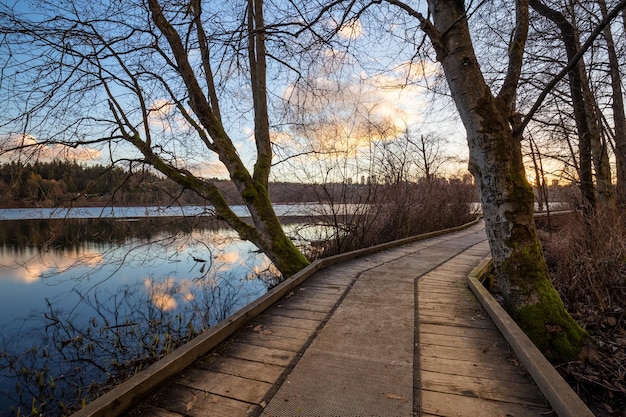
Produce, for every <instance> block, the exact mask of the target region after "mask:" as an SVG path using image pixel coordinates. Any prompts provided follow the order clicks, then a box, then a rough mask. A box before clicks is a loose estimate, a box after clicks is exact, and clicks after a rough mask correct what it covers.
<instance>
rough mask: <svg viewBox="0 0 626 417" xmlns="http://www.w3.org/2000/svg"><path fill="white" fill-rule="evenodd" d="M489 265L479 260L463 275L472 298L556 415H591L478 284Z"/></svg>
mask: <svg viewBox="0 0 626 417" xmlns="http://www.w3.org/2000/svg"><path fill="white" fill-rule="evenodd" d="M490 266H491V257H490V256H489V257H487V258H485V259H483V260H482V261H481V262H480V263H479V264H478V266H476V268H474V269H473V270H472V272H470V274H469V275H468V277H467V283H468V286H469V287H470V289H471V290H472V292H473V293H474V295H476V298H478V300H479V301H480V303H481V304H482V305H483V307H484V308H485V310H487V313H488V314H489V316H490V317H491V319H492V320H493V322H494V323H495V324H496V326H497V327H498V329H499V330H500V332H501V333H502V335H503V336H504V338H505V339H506V341H507V342H508V343H509V345H510V346H511V348H512V349H513V351H514V352H515V355H516V356H517V358H518V359H519V361H520V362H521V363H522V365H523V366H524V367H525V368H526V370H527V371H528V373H529V374H530V375H531V377H532V378H533V380H534V381H535V383H536V384H537V386H538V387H539V389H540V390H541V391H542V392H543V395H545V397H546V399H547V400H548V402H549V403H550V405H551V406H552V408H553V409H554V411H555V412H556V414H557V415H558V416H559V417H593V415H594V414H593V413H592V412H591V410H589V408H588V407H587V405H586V404H585V403H584V402H583V401H582V400H581V399H580V397H579V396H578V395H577V394H576V393H575V392H574V390H573V389H572V388H571V387H570V386H569V384H568V383H567V382H565V380H564V379H563V377H562V376H561V375H560V374H559V373H558V372H557V370H556V369H554V366H552V364H551V363H550V362H549V361H548V360H547V359H546V358H545V356H543V354H542V353H541V352H540V351H539V349H538V348H537V347H536V346H535V345H534V343H533V342H532V341H531V340H530V339H529V338H528V336H526V334H525V333H524V332H523V331H522V329H521V328H520V327H519V326H518V325H517V323H515V321H513V319H512V318H511V316H509V314H508V313H507V312H506V311H505V310H504V308H502V306H500V304H499V303H498V302H497V301H496V300H495V299H494V298H493V297H492V296H491V293H490V292H489V291H487V289H486V288H485V287H484V286H483V285H482V284H481V283H480V280H479V279H480V276H481V275H483V274H485V273H486V272H487V271H488V270H489V267H490Z"/></svg>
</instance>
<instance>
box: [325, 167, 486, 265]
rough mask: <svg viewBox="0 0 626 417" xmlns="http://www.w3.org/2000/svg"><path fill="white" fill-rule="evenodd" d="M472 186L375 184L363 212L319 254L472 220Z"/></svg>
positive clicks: (457, 183)
mask: <svg viewBox="0 0 626 417" xmlns="http://www.w3.org/2000/svg"><path fill="white" fill-rule="evenodd" d="M476 200H477V195H476V189H475V187H474V186H473V185H472V184H471V183H469V182H465V181H460V180H446V179H433V180H429V181H420V182H418V183H409V182H399V183H396V184H390V185H384V186H377V187H376V190H375V191H374V192H373V193H372V194H371V196H370V198H369V199H368V202H367V204H364V205H362V208H363V211H362V212H360V213H359V214H358V215H357V216H354V217H352V218H350V219H348V221H347V222H346V223H344V224H343V225H342V231H341V233H338V234H337V236H336V238H335V239H333V240H330V241H328V242H327V244H326V246H325V247H324V249H323V250H322V251H321V254H320V255H321V256H322V257H323V256H329V255H334V254H337V253H341V252H347V251H350V250H355V249H360V248H364V247H368V246H372V245H376V244H380V243H385V242H390V241H393V240H397V239H402V238H405V237H409V236H414V235H417V234H420V233H426V232H430V231H433V230H440V229H445V228H448V227H453V226H458V225H461V224H464V223H466V222H468V221H470V220H472V219H473V218H474V216H475V212H474V207H475V203H474V202H475V201H476Z"/></svg>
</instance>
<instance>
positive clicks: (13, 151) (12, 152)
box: [0, 134, 101, 162]
mask: <svg viewBox="0 0 626 417" xmlns="http://www.w3.org/2000/svg"><path fill="white" fill-rule="evenodd" d="M100 154H101V152H100V150H98V149H94V148H89V147H85V146H81V147H73V146H68V145H64V144H60V143H46V142H39V140H38V139H37V138H35V137H33V136H30V135H22V134H11V135H6V136H4V137H0V161H3V162H11V161H17V160H22V161H23V160H25V159H26V160H37V161H41V162H49V161H53V160H74V161H92V160H96V159H98V158H100Z"/></svg>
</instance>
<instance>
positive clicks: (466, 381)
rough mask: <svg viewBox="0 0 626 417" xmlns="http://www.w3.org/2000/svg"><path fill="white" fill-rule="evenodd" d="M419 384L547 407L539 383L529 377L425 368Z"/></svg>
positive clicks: (454, 392) (434, 388)
mask: <svg viewBox="0 0 626 417" xmlns="http://www.w3.org/2000/svg"><path fill="white" fill-rule="evenodd" d="M419 378H420V384H421V386H422V388H423V389H427V390H429V391H438V392H444V393H448V394H456V395H464V396H469V397H476V398H483V399H487V400H494V401H505V402H510V403H515V404H522V405H530V406H536V407H547V405H548V404H547V402H546V400H545V398H544V397H543V395H542V394H541V392H540V391H539V389H538V388H537V386H536V385H534V384H532V383H531V382H530V381H526V382H523V379H522V378H520V382H512V381H508V382H506V383H504V382H503V381H500V380H499V379H491V378H481V377H477V376H466V375H452V374H443V373H439V372H431V371H426V370H423V369H422V370H421V371H420V377H419Z"/></svg>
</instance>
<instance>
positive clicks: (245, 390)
mask: <svg viewBox="0 0 626 417" xmlns="http://www.w3.org/2000/svg"><path fill="white" fill-rule="evenodd" d="M176 383H177V384H180V385H185V386H187V387H190V388H195V389H197V390H201V391H205V392H208V393H211V394H215V395H221V396H223V397H228V398H232V399H234V400H238V401H244V402H248V403H252V404H260V403H261V401H262V400H263V397H265V394H267V391H269V389H270V388H271V387H272V384H269V383H267V382H261V381H254V380H252V379H247V378H241V377H238V376H235V375H229V374H223V373H221V372H213V371H209V370H206V369H200V368H195V367H193V366H192V367H189V368H187V369H185V370H184V371H183V372H181V373H180V374H179V376H178V377H177V378H176Z"/></svg>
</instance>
